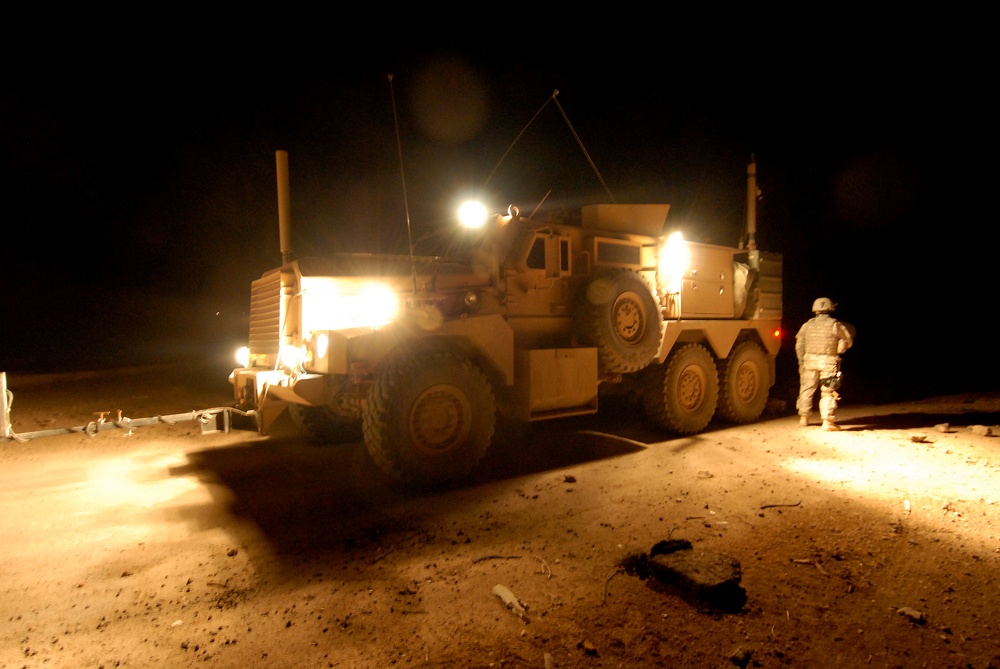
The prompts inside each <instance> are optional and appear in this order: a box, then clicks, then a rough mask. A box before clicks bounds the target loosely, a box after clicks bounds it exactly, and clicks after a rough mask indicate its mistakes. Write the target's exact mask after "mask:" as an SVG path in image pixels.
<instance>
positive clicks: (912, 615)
mask: <svg viewBox="0 0 1000 669" xmlns="http://www.w3.org/2000/svg"><path fill="white" fill-rule="evenodd" d="M896 613H898V614H899V615H901V616H906V617H907V618H909V619H910V620H911V621H912V622H915V623H917V624H918V625H923V624H924V623H926V622H927V618H925V617H924V614H923V612H921V611H918V610H916V609H914V608H911V607H909V606H904V607H902V608H899V609H896Z"/></svg>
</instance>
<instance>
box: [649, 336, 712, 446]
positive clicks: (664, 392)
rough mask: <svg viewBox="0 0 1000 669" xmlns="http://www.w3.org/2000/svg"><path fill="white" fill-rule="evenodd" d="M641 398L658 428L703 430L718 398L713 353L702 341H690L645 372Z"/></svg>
mask: <svg viewBox="0 0 1000 669" xmlns="http://www.w3.org/2000/svg"><path fill="white" fill-rule="evenodd" d="M642 400H643V407H644V408H645V410H646V416H647V418H649V420H650V422H652V423H653V424H654V425H656V426H657V427H659V428H661V429H663V430H667V431H668V432H674V433H676V434H695V433H698V432H701V431H702V430H704V429H705V428H706V427H707V426H708V424H709V422H711V420H712V416H713V415H714V414H715V408H716V405H717V404H718V400H719V377H718V373H717V372H716V369H715V360H714V359H713V358H712V354H711V353H709V352H708V349H706V348H705V347H704V346H701V345H700V344H687V345H685V346H683V347H681V348H680V349H678V350H677V351H675V352H674V353H671V354H670V356H669V357H668V358H667V359H666V361H665V362H664V363H663V364H662V365H651V366H650V367H647V368H646V369H645V370H644V372H643V378H642Z"/></svg>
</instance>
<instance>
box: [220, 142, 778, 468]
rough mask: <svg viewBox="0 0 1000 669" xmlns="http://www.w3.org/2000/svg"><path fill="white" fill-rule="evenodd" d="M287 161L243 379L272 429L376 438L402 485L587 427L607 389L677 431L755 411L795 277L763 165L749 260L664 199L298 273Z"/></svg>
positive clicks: (240, 404) (534, 218)
mask: <svg viewBox="0 0 1000 669" xmlns="http://www.w3.org/2000/svg"><path fill="white" fill-rule="evenodd" d="M277 162H278V190H279V198H278V200H279V224H280V231H281V240H282V241H281V244H282V260H283V263H282V264H281V265H280V266H279V267H275V268H273V269H270V270H268V271H266V272H264V273H263V274H262V275H261V277H260V278H259V279H257V280H255V281H253V284H252V286H251V295H250V332H249V345H248V346H247V347H244V349H243V350H242V357H241V366H240V367H238V368H236V369H234V370H233V372H232V374H231V375H230V382H231V383H232V385H233V389H234V394H235V400H236V407H237V408H238V409H241V410H244V411H246V412H247V413H248V414H250V415H253V416H255V417H256V427H257V429H258V430H259V431H260V432H261V433H262V434H266V433H267V431H268V429H269V428H270V427H272V426H273V425H274V422H275V420H277V419H278V418H279V417H280V416H281V415H282V414H283V413H284V412H285V411H287V412H288V413H289V415H290V418H291V420H292V421H293V423H294V424H295V425H296V426H298V427H300V428H301V429H302V430H303V431H304V432H306V433H308V434H309V435H311V436H312V438H315V439H318V440H322V441H324V442H331V443H336V442H347V441H355V442H357V441H358V440H363V441H364V444H365V447H366V449H367V451H368V453H369V454H370V456H371V458H372V459H373V461H374V462H375V463H376V464H377V465H378V466H379V468H380V469H381V470H382V471H384V472H385V473H386V474H387V475H389V476H390V477H392V478H394V479H397V480H399V481H400V482H403V483H407V484H417V485H426V484H431V485H436V484H442V483H447V482H452V481H455V480H458V479H460V478H462V477H464V476H467V475H468V474H470V473H471V472H473V471H474V470H475V469H476V467H477V466H478V465H479V463H480V462H481V460H482V458H483V457H484V455H485V453H486V452H487V449H488V448H489V447H490V446H491V442H492V441H493V437H494V433H495V430H496V428H497V421H498V419H499V420H511V421H521V422H528V423H530V422H533V421H544V420H552V419H556V418H563V417H568V416H580V415H585V414H592V413H596V412H597V411H598V408H599V404H600V402H601V399H602V397H604V398H607V397H609V396H610V395H612V394H614V395H621V394H623V393H627V394H628V396H629V397H632V398H633V399H634V401H635V402H636V403H637V405H641V407H642V409H643V413H644V415H645V418H646V420H648V422H649V424H650V425H651V426H653V427H655V428H657V429H658V430H661V431H663V432H664V433H667V434H675V435H688V434H694V433H698V432H701V431H703V430H704V429H705V428H706V427H707V426H708V425H709V423H710V422H711V421H712V420H713V418H717V419H719V420H722V421H727V422H730V423H748V422H752V421H755V420H757V419H758V418H759V417H760V416H761V414H762V412H763V410H764V407H765V403H766V402H767V399H768V392H769V390H770V388H771V386H772V385H773V383H774V380H775V357H776V355H777V352H778V349H779V347H780V344H781V338H780V329H781V315H782V314H781V291H782V283H781V281H782V279H781V256H780V255H779V254H776V253H766V252H763V251H760V250H758V249H757V248H756V240H755V228H756V225H755V213H754V206H755V201H756V193H757V188H756V168H755V166H754V164H753V163H751V164H750V167H749V169H748V214H747V228H746V237H747V239H746V243H742V242H741V243H740V244H739V245H738V246H737V247H732V248H731V247H727V246H719V245H714V244H706V243H698V242H693V241H685V240H684V239H682V238H681V237H680V236H679V234H678V233H677V232H674V231H672V230H671V229H670V224H669V222H668V218H667V214H668V212H669V209H670V205H668V204H590V205H586V206H583V207H582V208H581V209H580V210H579V211H576V212H566V211H563V210H553V211H549V212H546V211H545V209H544V207H536V209H535V210H534V211H533V212H532V213H531V214H529V215H525V214H524V213H523V212H522V211H521V210H520V209H519V208H518V207H517V206H509V207H507V209H506V211H504V212H503V213H502V214H493V215H488V216H486V215H484V216H479V217H478V221H477V222H478V223H480V224H481V225H480V226H479V227H478V228H463V229H460V230H456V231H455V234H456V237H455V238H453V239H452V240H451V247H450V250H449V251H448V252H447V253H442V254H433V255H419V254H416V253H404V254H400V255H388V254H367V253H352V252H341V253H333V254H331V255H329V256H328V257H323V258H319V257H303V258H298V259H293V258H291V257H290V256H291V253H290V245H289V241H288V240H290V239H291V233H290V228H289V223H288V221H289V219H290V212H289V207H288V202H289V198H288V195H287V190H288V183H287V181H288V179H287V175H288V168H287V154H285V153H284V152H282V151H279V152H277ZM456 227H458V226H456ZM744 247H745V248H744ZM412 248H413V246H412V244H411V249H412Z"/></svg>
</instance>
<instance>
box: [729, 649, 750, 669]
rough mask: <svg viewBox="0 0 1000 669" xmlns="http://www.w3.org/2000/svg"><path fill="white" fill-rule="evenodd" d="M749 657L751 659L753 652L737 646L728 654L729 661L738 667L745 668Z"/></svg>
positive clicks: (748, 662)
mask: <svg viewBox="0 0 1000 669" xmlns="http://www.w3.org/2000/svg"><path fill="white" fill-rule="evenodd" d="M751 659H753V654H752V653H751V652H750V651H749V650H747V649H746V648H743V647H739V648H737V649H736V650H734V651H733V652H732V653H730V654H729V661H730V662H732V663H733V664H735V665H736V666H737V667H740V669H746V667H747V665H749V664H750V660H751Z"/></svg>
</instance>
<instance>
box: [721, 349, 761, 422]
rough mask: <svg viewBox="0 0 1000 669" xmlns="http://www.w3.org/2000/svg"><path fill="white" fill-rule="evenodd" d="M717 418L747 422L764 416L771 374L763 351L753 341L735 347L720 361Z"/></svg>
mask: <svg viewBox="0 0 1000 669" xmlns="http://www.w3.org/2000/svg"><path fill="white" fill-rule="evenodd" d="M719 378H720V379H721V382H720V387H719V418H721V419H722V420H725V421H728V422H730V423H750V422H753V421H755V420H757V419H758V418H760V415H761V414H762V413H764V406H765V405H766V404H767V394H768V391H769V390H770V389H771V372H770V366H769V364H768V361H767V355H766V354H765V353H764V350H763V349H762V348H761V347H760V346H759V345H758V344H757V343H755V342H752V341H746V342H743V343H742V344H739V345H738V346H736V348H734V349H733V351H732V352H731V353H730V354H729V357H728V358H726V359H725V360H720V361H719Z"/></svg>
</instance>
